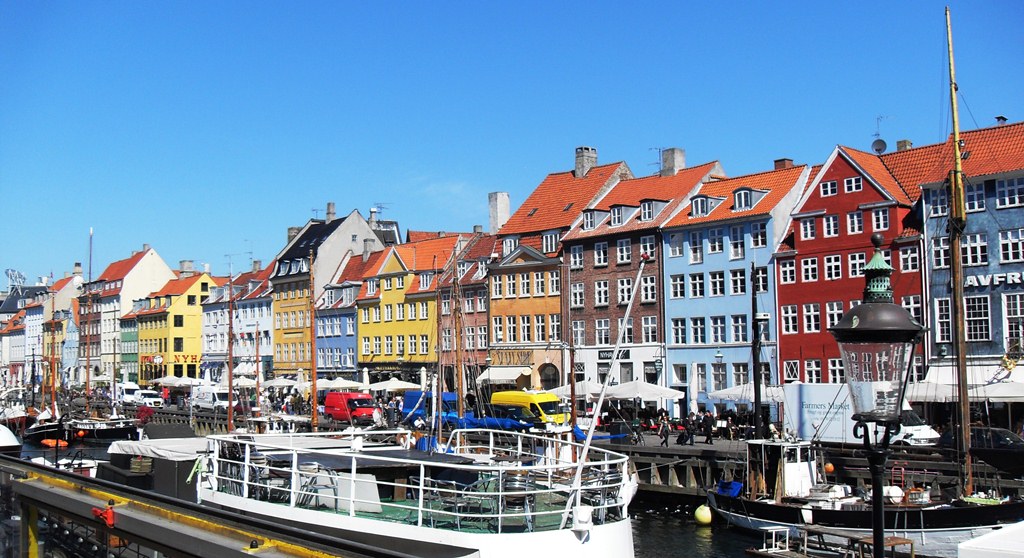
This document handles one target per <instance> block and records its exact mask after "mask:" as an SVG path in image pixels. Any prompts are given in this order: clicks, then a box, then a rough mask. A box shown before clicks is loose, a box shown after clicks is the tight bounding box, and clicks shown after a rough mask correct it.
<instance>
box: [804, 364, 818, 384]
mask: <svg viewBox="0 0 1024 558" xmlns="http://www.w3.org/2000/svg"><path fill="white" fill-rule="evenodd" d="M804 375H805V376H806V378H807V383H809V384H820V383H821V361H820V360H818V359H810V360H805V361H804Z"/></svg>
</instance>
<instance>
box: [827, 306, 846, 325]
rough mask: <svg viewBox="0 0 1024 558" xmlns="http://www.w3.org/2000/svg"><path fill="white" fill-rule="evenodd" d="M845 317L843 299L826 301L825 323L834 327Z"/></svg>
mask: <svg viewBox="0 0 1024 558" xmlns="http://www.w3.org/2000/svg"><path fill="white" fill-rule="evenodd" d="M841 319H843V301H841V300H840V301H832V302H826V303H825V323H826V324H827V327H832V326H834V325H836V324H838V323H839V320H841Z"/></svg>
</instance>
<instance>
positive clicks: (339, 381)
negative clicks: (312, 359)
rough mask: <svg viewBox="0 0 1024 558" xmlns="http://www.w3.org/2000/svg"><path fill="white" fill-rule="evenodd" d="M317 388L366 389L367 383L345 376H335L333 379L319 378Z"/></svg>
mask: <svg viewBox="0 0 1024 558" xmlns="http://www.w3.org/2000/svg"><path fill="white" fill-rule="evenodd" d="M316 389H317V390H321V389H366V384H364V383H362V382H357V381H355V380H347V379H345V378H334V379H333V380H320V379H317V381H316Z"/></svg>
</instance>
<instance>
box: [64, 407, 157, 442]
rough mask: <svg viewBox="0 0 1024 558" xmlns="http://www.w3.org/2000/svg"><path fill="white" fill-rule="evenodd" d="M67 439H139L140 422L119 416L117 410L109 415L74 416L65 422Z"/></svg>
mask: <svg viewBox="0 0 1024 558" xmlns="http://www.w3.org/2000/svg"><path fill="white" fill-rule="evenodd" d="M64 430H65V431H66V436H65V439H68V440H82V441H110V440H137V439H139V426H138V422H137V421H136V420H135V419H132V418H125V417H121V416H119V415H118V414H117V413H116V411H115V412H113V413H112V414H111V415H110V416H109V417H85V418H72V419H69V420H67V421H65V423H64Z"/></svg>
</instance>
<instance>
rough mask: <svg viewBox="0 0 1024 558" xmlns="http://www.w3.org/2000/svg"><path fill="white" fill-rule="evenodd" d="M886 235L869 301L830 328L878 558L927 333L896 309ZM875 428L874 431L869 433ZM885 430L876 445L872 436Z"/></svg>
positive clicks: (873, 267) (867, 272) (872, 265)
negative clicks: (907, 405)
mask: <svg viewBox="0 0 1024 558" xmlns="http://www.w3.org/2000/svg"><path fill="white" fill-rule="evenodd" d="M884 240H885V239H884V238H883V237H882V235H881V234H878V233H875V234H873V235H871V242H872V244H874V245H875V255H874V256H873V257H872V258H871V261H870V262H868V264H867V265H865V266H864V278H865V282H866V286H865V288H864V301H863V303H861V304H860V305H858V306H857V307H855V308H853V309H852V310H850V311H849V312H847V313H846V314H844V315H843V318H842V319H841V320H839V323H837V324H836V325H834V326H833V327H831V328H829V332H830V333H832V336H833V337H835V338H836V342H837V343H838V344H839V351H840V352H841V353H842V356H843V364H844V366H845V370H846V375H847V377H846V384H847V386H848V387H849V390H850V399H851V403H852V404H853V420H855V421H856V424H855V425H854V427H853V435H854V436H855V437H857V438H862V439H863V440H864V450H865V452H866V453H867V457H868V467H869V469H870V471H871V516H872V521H871V524H872V525H871V527H872V535H873V536H872V539H873V544H872V548H873V555H874V556H875V558H882V557H883V556H884V554H885V547H884V542H885V531H884V529H885V523H884V522H885V508H884V505H883V501H882V474H883V472H884V469H885V461H886V459H887V458H888V456H889V441H890V440H891V438H892V436H893V435H895V434H897V433H898V432H899V430H900V415H901V413H902V405H903V396H904V393H905V388H906V378H907V376H908V375H909V370H910V366H911V365H912V364H913V352H914V345H915V344H916V343H918V342H919V341H920V340H921V337H922V335H923V334H924V331H925V328H924V327H923V326H922V325H921V324H919V323H917V322H916V321H914V318H913V317H911V315H910V312H908V311H907V310H906V309H905V308H903V307H902V306H900V305H898V304H894V303H893V298H892V285H891V283H890V281H889V276H890V275H891V274H892V272H893V269H892V267H891V266H890V265H889V264H887V263H885V258H883V257H882V248H881V247H882V243H883V242H884ZM871 423H874V428H872V427H870V425H871ZM877 427H884V428H885V432H884V434H883V435H882V437H881V438H880V439H879V440H877V441H876V442H875V443H874V444H872V439H871V438H872V436H871V434H872V432H871V431H873V430H875V428H877Z"/></svg>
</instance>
